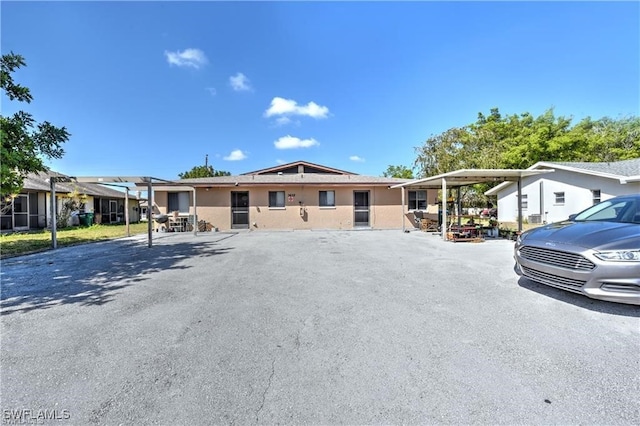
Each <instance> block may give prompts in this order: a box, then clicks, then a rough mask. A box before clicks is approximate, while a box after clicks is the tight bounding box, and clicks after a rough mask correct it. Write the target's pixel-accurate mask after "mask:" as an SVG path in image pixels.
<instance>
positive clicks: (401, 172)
mask: <svg viewBox="0 0 640 426" xmlns="http://www.w3.org/2000/svg"><path fill="white" fill-rule="evenodd" d="M382 176H384V177H393V178H401V179H413V170H412V169H410V168H408V167H407V166H392V165H389V167H387V170H386V171H385V172H384V173H382Z"/></svg>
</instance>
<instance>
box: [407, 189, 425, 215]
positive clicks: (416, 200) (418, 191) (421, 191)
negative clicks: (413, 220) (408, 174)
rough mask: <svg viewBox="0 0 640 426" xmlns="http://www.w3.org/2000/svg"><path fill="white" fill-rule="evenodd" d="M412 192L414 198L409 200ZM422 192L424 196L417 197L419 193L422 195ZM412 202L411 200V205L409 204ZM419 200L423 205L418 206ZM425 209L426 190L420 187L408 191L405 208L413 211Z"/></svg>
mask: <svg viewBox="0 0 640 426" xmlns="http://www.w3.org/2000/svg"><path fill="white" fill-rule="evenodd" d="M412 192H413V193H414V194H415V199H414V200H413V201H412V200H411V193H412ZM422 194H424V197H419V195H422ZM412 202H413V206H412V205H411V203H412ZM421 202H423V203H424V207H421V206H420V203H421ZM426 209H427V190H426V189H422V190H415V191H408V194H407V210H408V211H414V210H426Z"/></svg>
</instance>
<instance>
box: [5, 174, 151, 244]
mask: <svg viewBox="0 0 640 426" xmlns="http://www.w3.org/2000/svg"><path fill="white" fill-rule="evenodd" d="M51 176H56V177H65V175H63V174H60V173H56V172H53V171H49V172H47V173H44V172H43V173H31V174H29V175H28V176H27V177H26V179H25V180H24V187H23V189H22V191H21V192H20V194H17V195H15V196H9V197H3V198H2V200H1V204H2V215H1V217H0V223H1V227H0V228H1V230H2V231H3V232H7V231H24V230H29V229H42V228H47V227H49V226H50V218H51V210H50V206H51V192H50V191H51V186H50V183H49V178H50V177H51ZM74 190H77V191H78V192H79V193H80V194H84V195H86V196H87V197H86V202H85V203H84V205H83V206H81V209H80V213H85V212H87V213H88V212H92V213H94V220H95V222H96V223H120V222H124V220H125V219H124V208H125V193H124V192H123V191H119V190H117V189H113V188H108V187H106V186H103V185H99V184H93V183H76V182H58V183H56V204H57V206H56V212H58V213H59V212H60V211H61V210H62V205H63V203H64V201H65V199H67V198H68V194H69V193H71V192H73V191H74ZM138 210H139V207H138V200H136V199H135V197H129V221H130V222H138V221H139V220H140V218H139V214H138Z"/></svg>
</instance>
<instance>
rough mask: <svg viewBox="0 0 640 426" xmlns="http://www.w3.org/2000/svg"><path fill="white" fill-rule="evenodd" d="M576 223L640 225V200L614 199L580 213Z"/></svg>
mask: <svg viewBox="0 0 640 426" xmlns="http://www.w3.org/2000/svg"><path fill="white" fill-rule="evenodd" d="M573 220H575V221H576V222H589V221H601V222H624V223H638V224H640V198H614V199H611V200H607V201H603V202H601V203H599V204H596V205H594V206H591V207H589V208H588V209H586V210H584V211H582V212H581V213H578V214H577V215H576V217H575V218H574V219H573Z"/></svg>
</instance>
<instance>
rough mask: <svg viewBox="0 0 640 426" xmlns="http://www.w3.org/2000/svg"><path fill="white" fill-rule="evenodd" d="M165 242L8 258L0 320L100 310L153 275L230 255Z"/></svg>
mask: <svg viewBox="0 0 640 426" xmlns="http://www.w3.org/2000/svg"><path fill="white" fill-rule="evenodd" d="M168 240H170V239H164V240H161V241H158V242H154V245H153V247H151V248H149V247H147V246H146V241H144V242H143V241H140V240H138V241H131V240H115V241H108V242H103V243H95V244H86V245H82V246H74V247H65V248H61V249H58V250H55V251H48V252H44V253H36V254H32V255H27V256H21V257H17V258H11V259H7V260H5V261H3V262H2V272H1V275H0V283H1V291H0V315H10V314H14V313H18V312H29V311H33V310H38V309H48V308H51V307H54V306H57V305H64V304H79V305H80V306H90V305H104V304H105V303H108V302H110V301H112V300H113V299H114V298H115V297H116V295H117V294H118V293H119V292H120V291H121V290H122V289H124V288H126V287H129V286H131V285H133V284H135V283H136V282H141V281H145V280H149V279H151V278H152V277H153V274H154V273H158V272H160V271H167V270H172V269H173V270H183V269H188V268H190V267H191V266H188V265H187V264H185V262H184V260H185V259H192V258H208V257H211V256H217V255H220V254H224V253H225V252H226V251H227V250H230V248H225V247H221V246H220V244H219V242H218V241H211V240H203V239H196V240H189V241H179V242H174V241H168Z"/></svg>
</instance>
